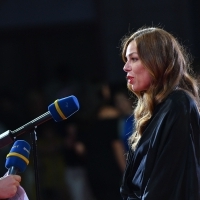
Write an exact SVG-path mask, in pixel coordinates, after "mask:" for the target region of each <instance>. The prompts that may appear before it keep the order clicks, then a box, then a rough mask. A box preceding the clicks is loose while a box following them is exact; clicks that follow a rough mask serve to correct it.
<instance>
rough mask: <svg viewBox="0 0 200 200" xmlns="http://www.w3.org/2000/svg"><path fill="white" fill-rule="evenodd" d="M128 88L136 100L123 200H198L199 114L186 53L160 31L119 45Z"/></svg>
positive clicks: (147, 31)
mask: <svg viewBox="0 0 200 200" xmlns="http://www.w3.org/2000/svg"><path fill="white" fill-rule="evenodd" d="M122 58H123V60H124V62H125V65H124V68H123V69H124V71H125V72H126V73H127V75H126V78H127V87H128V89H129V90H130V91H131V92H132V93H134V94H135V95H136V96H137V102H136V106H135V109H134V117H135V124H134V127H135V129H134V133H133V134H132V135H131V137H130V138H129V141H130V150H129V153H128V157H127V164H126V169H125V172H124V176H123V182H122V186H121V190H120V191H121V195H122V197H123V200H136V199H141V200H199V199H200V115H199V94H198V89H199V88H198V86H197V80H196V79H195V77H194V76H193V75H192V73H191V69H190V63H189V58H188V54H187V53H186V52H185V50H184V48H183V47H182V46H181V45H180V44H179V43H178V41H177V40H176V39H175V38H174V37H173V36H172V35H171V34H170V33H168V32H166V31H164V30H163V29H160V28H141V29H139V30H138V31H137V32H135V33H133V34H132V35H130V36H126V37H124V38H123V41H122Z"/></svg>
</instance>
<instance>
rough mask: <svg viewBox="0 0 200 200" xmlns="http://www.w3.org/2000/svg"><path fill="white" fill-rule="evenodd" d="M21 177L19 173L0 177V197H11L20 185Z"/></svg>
mask: <svg viewBox="0 0 200 200" xmlns="http://www.w3.org/2000/svg"><path fill="white" fill-rule="evenodd" d="M20 182H21V177H20V176H19V175H8V176H5V177H2V178H1V179H0V198H11V197H13V196H14V195H15V194H16V192H17V188H18V186H19V185H20Z"/></svg>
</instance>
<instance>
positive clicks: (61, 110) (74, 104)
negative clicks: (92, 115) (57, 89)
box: [48, 95, 79, 122]
mask: <svg viewBox="0 0 200 200" xmlns="http://www.w3.org/2000/svg"><path fill="white" fill-rule="evenodd" d="M48 110H49V112H50V113H51V115H52V117H53V119H54V120H55V121H56V122H59V121H62V120H65V119H67V118H69V117H70V116H71V115H73V114H74V113H75V112H77V111H78V110H79V102H78V99H77V98H76V97H75V96H73V95H71V96H69V97H66V98H62V99H58V100H56V101H55V102H54V103H52V104H51V105H49V106H48Z"/></svg>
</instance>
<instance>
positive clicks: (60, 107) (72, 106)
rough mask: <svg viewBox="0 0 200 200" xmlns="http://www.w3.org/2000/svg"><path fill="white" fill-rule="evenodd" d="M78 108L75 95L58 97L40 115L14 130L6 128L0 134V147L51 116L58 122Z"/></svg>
mask: <svg viewBox="0 0 200 200" xmlns="http://www.w3.org/2000/svg"><path fill="white" fill-rule="evenodd" d="M78 110H79V102H78V99H77V98H76V97H75V96H73V95H71V96H69V97H65V98H62V99H58V100H56V101H55V102H54V103H52V104H51V105H49V106H48V111H47V112H46V113H44V114H42V115H40V116H39V117H37V118H35V119H33V120H32V121H30V122H28V123H27V124H25V125H23V126H21V127H19V128H18V129H16V130H14V131H11V130H7V131H6V132H4V133H2V134H1V135H0V148H2V147H4V146H6V145H8V144H10V143H12V142H13V141H14V139H15V138H16V137H17V136H19V135H21V134H23V133H26V132H28V131H31V130H33V129H34V128H35V127H37V126H38V125H40V124H42V123H44V122H46V121H48V120H50V119H52V118H53V119H54V120H55V121H56V122H59V121H62V120H65V119H67V118H69V117H70V116H71V115H73V114H74V113H75V112H77V111H78Z"/></svg>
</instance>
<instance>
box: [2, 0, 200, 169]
mask: <svg viewBox="0 0 200 200" xmlns="http://www.w3.org/2000/svg"><path fill="white" fill-rule="evenodd" d="M199 10H200V2H199V0H168V1H167V0H163V1H160V0H154V1H149V0H143V1H140V0H132V1H131V0H126V1H124V0H101V1H95V0H82V1H81V0H73V1H69V0H48V1H47V0H1V1H0V67H1V70H0V120H1V121H0V122H1V126H2V127H1V130H2V131H4V130H7V129H10V130H14V129H16V128H18V127H19V126H21V125H22V124H24V123H27V122H28V121H29V120H32V119H33V118H34V117H37V116H39V115H40V114H42V113H44V112H46V111H47V106H48V105H49V104H50V103H52V102H53V101H54V100H55V99H57V98H60V97H64V96H68V95H71V94H75V95H76V96H77V97H78V99H79V100H80V104H81V109H80V111H79V112H78V113H77V114H76V115H77V116H80V118H87V117H88V114H90V112H92V110H91V109H92V108H93V107H95V105H96V104H95V103H96V102H94V100H95V97H94V95H93V94H96V93H95V92H96V90H94V88H95V85H97V84H98V83H101V82H108V83H110V84H114V85H115V84H125V74H124V73H123V70H122V68H123V62H122V61H121V57H120V39H121V38H122V37H123V36H124V35H125V34H126V33H128V32H130V31H135V30H137V29H138V28H140V27H141V26H159V27H162V28H164V29H165V30H167V31H169V32H171V33H172V34H173V35H174V36H175V37H177V38H178V39H179V41H180V42H181V43H182V44H183V45H185V46H186V47H187V49H188V51H189V52H190V53H191V54H192V55H193V59H194V60H193V66H194V70H195V71H196V72H199V69H200V64H199V63H200V37H199V33H200V12H199ZM65 87H66V88H68V90H67V92H65ZM63 91H64V92H63ZM62 95H64V96H62ZM22 138H23V137H22ZM8 151H9V148H4V149H2V152H5V153H8ZM4 162H5V158H4V157H3V161H2V165H4ZM4 170H5V168H4V166H3V169H2V171H4Z"/></svg>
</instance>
